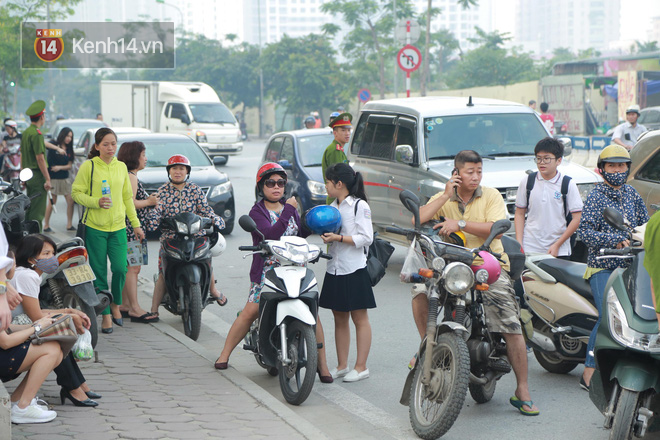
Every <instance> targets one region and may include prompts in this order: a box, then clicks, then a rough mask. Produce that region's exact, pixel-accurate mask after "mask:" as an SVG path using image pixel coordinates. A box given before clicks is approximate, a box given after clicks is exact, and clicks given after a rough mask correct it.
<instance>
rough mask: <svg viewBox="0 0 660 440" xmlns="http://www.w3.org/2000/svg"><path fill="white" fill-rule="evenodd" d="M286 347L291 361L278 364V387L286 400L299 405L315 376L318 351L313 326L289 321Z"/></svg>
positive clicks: (306, 394)
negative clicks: (285, 363)
mask: <svg viewBox="0 0 660 440" xmlns="http://www.w3.org/2000/svg"><path fill="white" fill-rule="evenodd" d="M286 347H287V355H288V357H289V359H290V360H291V363H290V364H289V365H284V364H280V367H279V376H280V388H281V389H282V395H283V396H284V399H285V400H286V401H287V402H289V403H290V404H291V405H300V404H301V403H303V402H304V401H305V399H307V397H308V396H309V393H311V392H312V387H313V386H314V379H315V378H316V367H317V363H318V352H317V350H316V333H315V332H314V328H313V327H312V326H311V325H308V324H305V323H303V322H301V321H298V320H292V321H289V322H288V325H287V329H286ZM269 373H270V371H269Z"/></svg>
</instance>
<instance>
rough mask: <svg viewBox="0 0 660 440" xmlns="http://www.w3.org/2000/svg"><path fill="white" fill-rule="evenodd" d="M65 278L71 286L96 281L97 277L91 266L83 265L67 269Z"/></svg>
mask: <svg viewBox="0 0 660 440" xmlns="http://www.w3.org/2000/svg"><path fill="white" fill-rule="evenodd" d="M64 276H65V277H66V280H67V281H68V282H69V285H71V286H77V285H78V284H82V283H87V282H89V281H94V280H95V279H96V276H94V272H93V271H92V268H91V267H89V264H81V265H79V266H75V267H67V268H66V269H64Z"/></svg>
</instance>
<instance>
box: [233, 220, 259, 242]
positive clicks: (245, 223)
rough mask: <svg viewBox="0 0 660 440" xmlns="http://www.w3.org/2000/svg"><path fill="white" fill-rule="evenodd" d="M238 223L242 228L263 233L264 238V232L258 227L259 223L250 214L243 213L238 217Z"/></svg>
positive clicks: (246, 230)
mask: <svg viewBox="0 0 660 440" xmlns="http://www.w3.org/2000/svg"><path fill="white" fill-rule="evenodd" d="M238 224H239V225H240V226H241V228H243V230H244V231H245V232H255V231H256V232H257V234H259V235H261V239H262V240H264V234H262V233H261V231H260V230H259V229H257V224H256V223H255V222H254V220H253V219H252V217H250V216H249V215H242V216H241V218H239V219H238Z"/></svg>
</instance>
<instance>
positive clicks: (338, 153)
mask: <svg viewBox="0 0 660 440" xmlns="http://www.w3.org/2000/svg"><path fill="white" fill-rule="evenodd" d="M351 121H353V116H352V115H351V114H350V113H342V114H340V115H339V116H337V117H336V118H334V119H333V120H332V121H330V124H328V127H330V128H332V129H334V128H335V127H346V126H348V127H350V126H351ZM342 162H343V163H348V158H347V157H346V153H344V146H343V145H340V144H339V143H338V142H337V140H333V141H332V143H331V144H330V145H328V147H327V148H326V149H325V151H324V152H323V159H322V160H321V169H322V171H323V179H324V181H325V170H327V169H328V168H329V167H330V165H334V164H336V163H342ZM333 200H334V198H333V197H330V196H328V197H327V198H326V203H327V204H328V205H329V204H330V203H332V201H333Z"/></svg>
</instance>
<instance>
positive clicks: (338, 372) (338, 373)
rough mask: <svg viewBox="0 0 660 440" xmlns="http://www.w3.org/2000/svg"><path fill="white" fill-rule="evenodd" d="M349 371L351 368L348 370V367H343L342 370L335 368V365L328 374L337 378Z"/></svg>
mask: <svg viewBox="0 0 660 440" xmlns="http://www.w3.org/2000/svg"><path fill="white" fill-rule="evenodd" d="M349 371H351V370H349V369H348V367H346V368H344V369H343V370H337V367H335V368H333V369H332V370H330V376H332V378H333V379H337V378H338V377H344V376H346V375H347V374H348V372H349Z"/></svg>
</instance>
